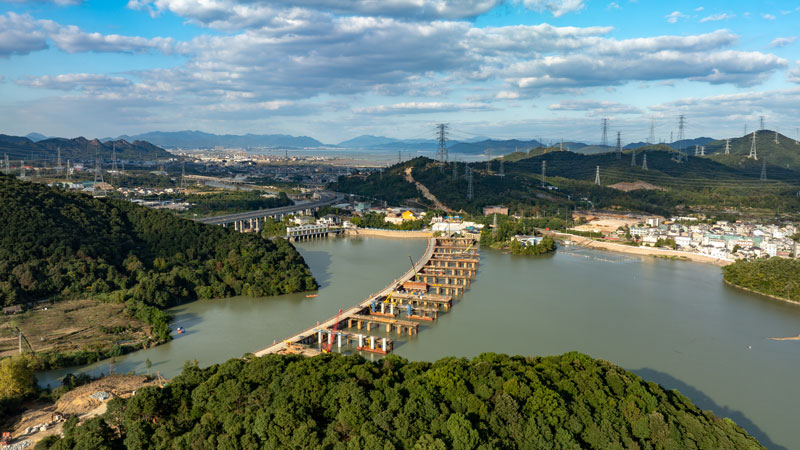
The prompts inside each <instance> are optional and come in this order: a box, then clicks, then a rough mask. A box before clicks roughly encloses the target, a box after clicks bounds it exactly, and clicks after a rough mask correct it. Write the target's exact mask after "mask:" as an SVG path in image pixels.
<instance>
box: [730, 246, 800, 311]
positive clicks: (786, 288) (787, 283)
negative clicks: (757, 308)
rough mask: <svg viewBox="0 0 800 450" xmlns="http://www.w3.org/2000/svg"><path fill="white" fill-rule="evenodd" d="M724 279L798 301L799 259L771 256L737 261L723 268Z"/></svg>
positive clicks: (757, 290) (799, 291)
mask: <svg viewBox="0 0 800 450" xmlns="http://www.w3.org/2000/svg"><path fill="white" fill-rule="evenodd" d="M722 270H723V274H724V277H725V281H727V282H728V283H731V284H733V285H735V286H739V287H743V288H745V289H750V290H752V291H756V292H760V293H762V294H766V295H772V296H775V297H780V298H782V299H785V300H791V301H794V302H800V260H798V259H786V258H780V257H777V256H776V257H773V258H769V259H757V260H754V261H737V262H736V263H735V264H731V265H729V266H725V267H724V268H723V269H722Z"/></svg>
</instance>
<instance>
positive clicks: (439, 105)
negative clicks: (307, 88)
mask: <svg viewBox="0 0 800 450" xmlns="http://www.w3.org/2000/svg"><path fill="white" fill-rule="evenodd" d="M493 109H494V108H492V106H491V105H489V104H487V103H447V102H404V103H395V104H393V105H379V106H369V107H366V108H355V109H354V110H353V112H355V113H362V114H421V113H439V112H454V111H491V110H493Z"/></svg>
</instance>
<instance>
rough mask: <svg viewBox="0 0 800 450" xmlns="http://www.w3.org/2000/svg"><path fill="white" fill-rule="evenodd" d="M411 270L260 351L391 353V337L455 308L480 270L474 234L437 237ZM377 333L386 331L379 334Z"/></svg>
mask: <svg viewBox="0 0 800 450" xmlns="http://www.w3.org/2000/svg"><path fill="white" fill-rule="evenodd" d="M409 259H410V261H411V270H409V271H408V272H406V273H404V274H403V275H402V276H401V277H400V278H398V279H397V280H395V281H394V282H392V283H391V284H390V285H389V286H387V287H386V288H385V289H383V290H382V291H380V292H377V293H375V294H372V295H370V296H369V297H367V299H365V300H364V301H362V302H361V303H359V304H358V305H356V306H353V307H351V308H349V309H347V310H342V309H340V310H339V312H338V314H336V316H334V317H331V318H329V319H327V320H325V321H323V322H317V324H316V325H315V326H313V327H311V328H308V329H306V330H304V331H303V332H301V333H299V334H296V335H294V336H291V337H289V338H287V339H284V340H283V341H281V342H274V343H273V344H272V345H271V346H269V347H267V348H265V349H262V350H260V351H257V352H255V355H256V356H263V355H268V354H273V353H278V354H302V355H305V356H314V355H317V354H320V353H324V352H332V351H337V352H342V353H347V352H366V353H375V354H380V355H386V354H388V353H390V352H392V351H393V350H394V348H395V345H396V341H395V339H393V338H392V336H396V337H400V336H416V335H417V333H419V331H420V328H421V327H422V326H423V324H432V323H434V322H435V321H436V320H437V319H438V317H439V315H440V314H441V313H444V312H446V311H448V310H449V309H450V308H452V307H453V304H454V301H455V300H456V299H457V298H459V297H460V296H461V295H463V294H464V291H466V289H468V288H469V286H470V285H471V283H472V281H473V280H474V279H475V277H476V276H477V273H478V267H479V265H480V249H479V248H478V243H477V241H476V240H475V239H474V238H465V237H432V238H430V239H429V240H428V245H427V247H426V249H425V253H424V254H423V256H422V258H420V259H419V260H418V261H417V262H416V263H415V262H413V260H411V258H410V257H409ZM374 331H382V332H383V333H382V335H376V334H375V333H372V334H371V332H374Z"/></svg>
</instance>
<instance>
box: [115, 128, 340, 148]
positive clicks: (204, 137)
mask: <svg viewBox="0 0 800 450" xmlns="http://www.w3.org/2000/svg"><path fill="white" fill-rule="evenodd" d="M117 139H125V140H127V141H134V140H142V141H147V142H151V143H153V144H155V145H159V146H161V147H165V148H214V147H216V146H222V147H229V148H230V147H241V148H247V147H281V148H285V147H289V148H309V147H311V148H314V147H324V146H325V144H323V143H322V142H320V141H318V140H316V139H314V138H310V137H308V136H290V135H288V134H245V135H235V134H222V135H220V134H212V133H205V132H202V131H188V130H187V131H152V132H149V133H143V134H137V135H135V136H127V135H123V136H119V137H117ZM101 140H102V141H104V142H105V141H110V140H112V138H104V139H101Z"/></svg>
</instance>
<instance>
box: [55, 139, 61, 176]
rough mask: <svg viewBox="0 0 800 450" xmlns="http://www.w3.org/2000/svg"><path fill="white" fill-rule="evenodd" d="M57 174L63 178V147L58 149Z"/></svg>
mask: <svg viewBox="0 0 800 450" xmlns="http://www.w3.org/2000/svg"><path fill="white" fill-rule="evenodd" d="M56 173H57V174H58V176H61V146H59V147H58V163H57V165H56Z"/></svg>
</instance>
